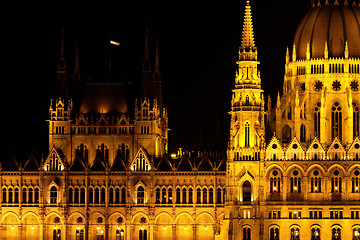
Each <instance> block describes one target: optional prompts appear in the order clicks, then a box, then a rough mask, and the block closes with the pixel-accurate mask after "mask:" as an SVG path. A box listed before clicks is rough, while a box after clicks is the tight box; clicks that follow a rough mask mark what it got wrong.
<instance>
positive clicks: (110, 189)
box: [109, 187, 114, 204]
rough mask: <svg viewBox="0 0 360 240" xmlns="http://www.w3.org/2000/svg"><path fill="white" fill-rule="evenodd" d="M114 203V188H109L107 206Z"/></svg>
mask: <svg viewBox="0 0 360 240" xmlns="http://www.w3.org/2000/svg"><path fill="white" fill-rule="evenodd" d="M113 203H114V188H113V187H110V188H109V204H113Z"/></svg>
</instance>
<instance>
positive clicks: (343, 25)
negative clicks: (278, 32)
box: [221, 0, 360, 240]
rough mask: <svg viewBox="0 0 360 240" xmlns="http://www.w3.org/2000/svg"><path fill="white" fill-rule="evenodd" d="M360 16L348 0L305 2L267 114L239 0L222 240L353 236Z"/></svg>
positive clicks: (358, 168)
mask: <svg viewBox="0 0 360 240" xmlns="http://www.w3.org/2000/svg"><path fill="white" fill-rule="evenodd" d="M314 2H315V1H314ZM359 17H360V8H359V6H358V5H357V4H355V2H354V3H352V2H351V3H348V1H344V2H338V1H337V0H335V1H332V2H329V1H323V2H322V1H316V4H315V3H314V4H313V7H312V9H311V10H310V11H309V13H308V14H307V15H306V16H305V17H304V19H303V21H302V22H301V23H300V25H299V27H298V30H297V32H296V34H295V37H294V45H293V47H292V48H291V50H292V52H290V51H289V49H288V50H287V54H286V65H285V76H284V85H283V92H282V94H281V95H280V93H279V94H278V96H277V101H276V104H275V106H274V107H273V106H272V104H271V99H269V100H268V104H267V111H266V112H265V111H264V97H263V95H262V91H261V89H260V74H259V73H258V71H257V65H258V62H257V57H256V55H257V50H256V47H255V43H254V35H253V28H252V21H251V10H250V3H249V1H247V6H246V11H245V23H244V30H243V41H242V45H241V48H240V51H239V62H238V65H239V70H238V71H237V74H236V79H235V90H234V93H233V100H232V111H231V113H230V114H231V130H230V142H229V149H228V160H227V173H226V190H227V196H226V206H225V218H224V222H223V227H222V229H221V236H223V237H224V238H225V239H242V240H247V239H264V240H265V239H270V240H279V239H290V240H298V239H311V240H320V239H326V240H328V239H332V240H334V239H349V240H350V239H359V230H360V224H359V223H360V222H359V211H360V208H359V200H360V189H359V187H360V185H359V184H360V182H359V180H360V178H359V175H360V162H359V154H360V139H359V103H360V102H359V101H360V95H359V77H360V75H359V73H360V72H359V64H360V60H359V57H360V55H359V54H360V51H359V42H360V35H359V25H358V20H359V19H360V18H359ZM265 114H266V115H265ZM265 116H266V118H265ZM265 130H266V133H267V134H265ZM266 139H268V140H267V141H266ZM221 239H222V238H221Z"/></svg>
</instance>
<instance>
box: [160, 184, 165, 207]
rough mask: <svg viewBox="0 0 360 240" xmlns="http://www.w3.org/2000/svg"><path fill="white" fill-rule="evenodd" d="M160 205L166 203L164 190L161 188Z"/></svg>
mask: <svg viewBox="0 0 360 240" xmlns="http://www.w3.org/2000/svg"><path fill="white" fill-rule="evenodd" d="M161 203H162V204H165V203H166V188H165V187H163V188H162V190H161Z"/></svg>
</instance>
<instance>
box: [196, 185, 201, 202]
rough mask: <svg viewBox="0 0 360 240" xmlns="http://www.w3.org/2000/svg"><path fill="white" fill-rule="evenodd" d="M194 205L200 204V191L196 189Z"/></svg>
mask: <svg viewBox="0 0 360 240" xmlns="http://www.w3.org/2000/svg"><path fill="white" fill-rule="evenodd" d="M196 203H198V204H200V203H201V189H200V188H197V189H196Z"/></svg>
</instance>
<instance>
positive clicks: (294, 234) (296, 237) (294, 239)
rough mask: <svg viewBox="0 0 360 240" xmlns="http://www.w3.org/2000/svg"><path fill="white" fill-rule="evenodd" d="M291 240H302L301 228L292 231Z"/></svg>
mask: <svg viewBox="0 0 360 240" xmlns="http://www.w3.org/2000/svg"><path fill="white" fill-rule="evenodd" d="M290 240H300V230H299V228H292V229H291V230H290Z"/></svg>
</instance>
